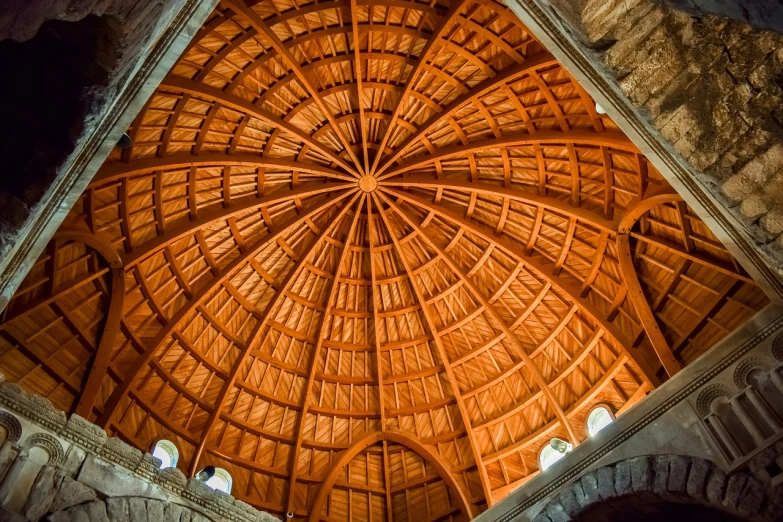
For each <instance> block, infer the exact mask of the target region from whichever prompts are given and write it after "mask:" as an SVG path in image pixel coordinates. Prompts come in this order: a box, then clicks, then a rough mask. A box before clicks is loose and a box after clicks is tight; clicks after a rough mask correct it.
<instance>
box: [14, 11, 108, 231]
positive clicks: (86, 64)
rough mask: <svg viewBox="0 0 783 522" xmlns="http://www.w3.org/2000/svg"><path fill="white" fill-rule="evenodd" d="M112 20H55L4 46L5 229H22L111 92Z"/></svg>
mask: <svg viewBox="0 0 783 522" xmlns="http://www.w3.org/2000/svg"><path fill="white" fill-rule="evenodd" d="M113 25H114V24H113V19H112V18H111V17H107V16H103V17H97V16H94V15H89V16H87V17H85V18H83V19H82V20H79V21H76V22H64V21H59V20H50V21H47V22H45V23H44V24H43V25H42V26H41V28H40V29H39V31H38V32H37V33H36V35H35V36H34V37H33V38H32V39H30V40H27V41H24V42H16V41H13V40H3V41H1V42H0V121H1V122H2V126H0V155H2V157H3V158H4V160H3V173H2V175H0V225H2V226H3V228H5V227H7V226H13V227H16V226H19V225H21V223H22V222H23V220H24V219H25V218H26V216H27V214H28V213H29V210H30V208H31V207H32V206H33V205H34V204H35V203H37V202H38V201H39V200H40V198H41V196H42V195H43V194H44V192H45V191H46V189H47V188H48V187H49V185H50V184H51V183H52V181H53V180H54V178H55V175H56V172H57V168H58V167H59V166H60V165H61V164H62V163H63V161H64V160H65V159H66V158H67V157H68V155H69V154H70V153H71V152H72V151H73V150H74V148H75V146H76V140H77V139H78V137H79V136H80V135H82V133H83V131H84V128H85V126H86V125H89V121H86V120H89V116H90V109H91V107H93V106H95V105H96V103H98V102H99V101H100V100H101V99H102V97H103V96H104V95H105V94H106V93H105V88H106V86H107V85H108V83H109V77H110V71H112V70H113V69H114V68H115V67H116V64H117V61H118V54H119V53H118V51H119V48H120V45H119V42H118V38H117V35H118V34H120V32H119V31H118V30H116V29H115V28H114V27H113Z"/></svg>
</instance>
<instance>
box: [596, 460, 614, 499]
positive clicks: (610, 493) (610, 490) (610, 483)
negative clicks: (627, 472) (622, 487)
mask: <svg viewBox="0 0 783 522" xmlns="http://www.w3.org/2000/svg"><path fill="white" fill-rule="evenodd" d="M595 477H596V479H597V481H598V494H599V495H600V497H601V499H603V500H607V499H610V498H614V497H616V496H617V492H616V491H615V489H614V470H613V469H612V468H608V467H607V468H600V469H599V470H598V471H596V472H595Z"/></svg>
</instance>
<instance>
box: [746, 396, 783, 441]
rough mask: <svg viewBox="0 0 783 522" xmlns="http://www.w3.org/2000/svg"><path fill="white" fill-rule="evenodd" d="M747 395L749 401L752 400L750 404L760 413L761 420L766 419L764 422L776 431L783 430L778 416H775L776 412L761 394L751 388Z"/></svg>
mask: <svg viewBox="0 0 783 522" xmlns="http://www.w3.org/2000/svg"><path fill="white" fill-rule="evenodd" d="M745 394H746V395H747V396H748V400H750V403H751V404H752V405H753V407H754V408H755V409H756V411H758V412H759V415H761V418H763V419H764V422H766V423H767V424H769V426H770V428H772V429H773V430H775V431H779V430H780V429H781V428H783V426H782V425H781V424H780V421H779V420H778V418H777V415H775V412H773V411H772V410H771V409H770V408H769V406H768V405H767V402H766V401H765V400H764V397H762V396H761V395H759V393H758V392H757V391H756V390H754V389H753V388H749V389H748V390H747V391H746V392H745Z"/></svg>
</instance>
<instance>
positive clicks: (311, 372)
mask: <svg viewBox="0 0 783 522" xmlns="http://www.w3.org/2000/svg"><path fill="white" fill-rule="evenodd" d="M366 197H367V196H365V195H362V197H361V198H359V202H358V203H357V205H356V209H355V211H354V215H353V220H352V221H351V226H350V228H349V229H348V233H347V234H346V236H345V244H344V245H343V247H342V249H341V250H340V257H339V258H338V260H337V265H336V269H335V273H334V278H333V279H332V281H331V283H330V284H329V290H328V297H327V298H326V303H325V305H324V311H323V313H322V314H321V321H320V324H319V326H318V335H317V336H316V343H315V348H314V349H313V356H312V358H311V359H310V364H309V365H308V371H307V383H306V384H305V389H304V393H303V394H302V411H301V412H300V413H299V422H298V423H297V429H296V431H297V433H296V444H295V446H294V451H293V453H292V457H291V466H290V469H291V475H290V479H289V484H288V494H287V499H286V512H287V513H290V512H291V511H292V509H293V501H294V496H293V491H294V488H295V487H296V480H297V475H298V468H297V464H298V462H299V452H300V451H301V450H302V444H303V437H304V429H305V416H306V415H307V411H308V406H309V404H308V403H309V400H310V394H311V392H312V389H313V383H314V382H315V377H316V365H317V363H318V358H319V357H320V354H321V350H322V348H323V345H324V336H325V333H326V331H325V327H326V324H327V321H326V318H327V317H328V316H329V314H330V313H331V309H332V306H333V303H334V300H335V296H336V293H337V288H338V282H339V280H340V276H341V273H342V267H343V265H344V264H345V257H346V254H347V253H348V250H349V247H350V244H351V239H352V238H353V236H354V234H355V232H356V226H357V224H358V223H359V216H360V214H361V209H362V206H363V204H364V201H365V199H366Z"/></svg>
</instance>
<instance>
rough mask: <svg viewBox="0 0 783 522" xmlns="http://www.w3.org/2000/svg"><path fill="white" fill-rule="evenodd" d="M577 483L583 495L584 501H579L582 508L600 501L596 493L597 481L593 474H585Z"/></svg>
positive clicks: (599, 496)
mask: <svg viewBox="0 0 783 522" xmlns="http://www.w3.org/2000/svg"><path fill="white" fill-rule="evenodd" d="M579 483H580V484H581V485H582V491H583V492H584V495H585V496H584V501H582V500H580V503H581V504H582V505H583V506H586V505H588V504H592V503H594V502H598V501H599V500H601V495H600V494H599V492H598V479H597V478H596V476H595V474H594V473H587V474H586V475H584V476H583V477H582V478H581V479H579Z"/></svg>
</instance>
